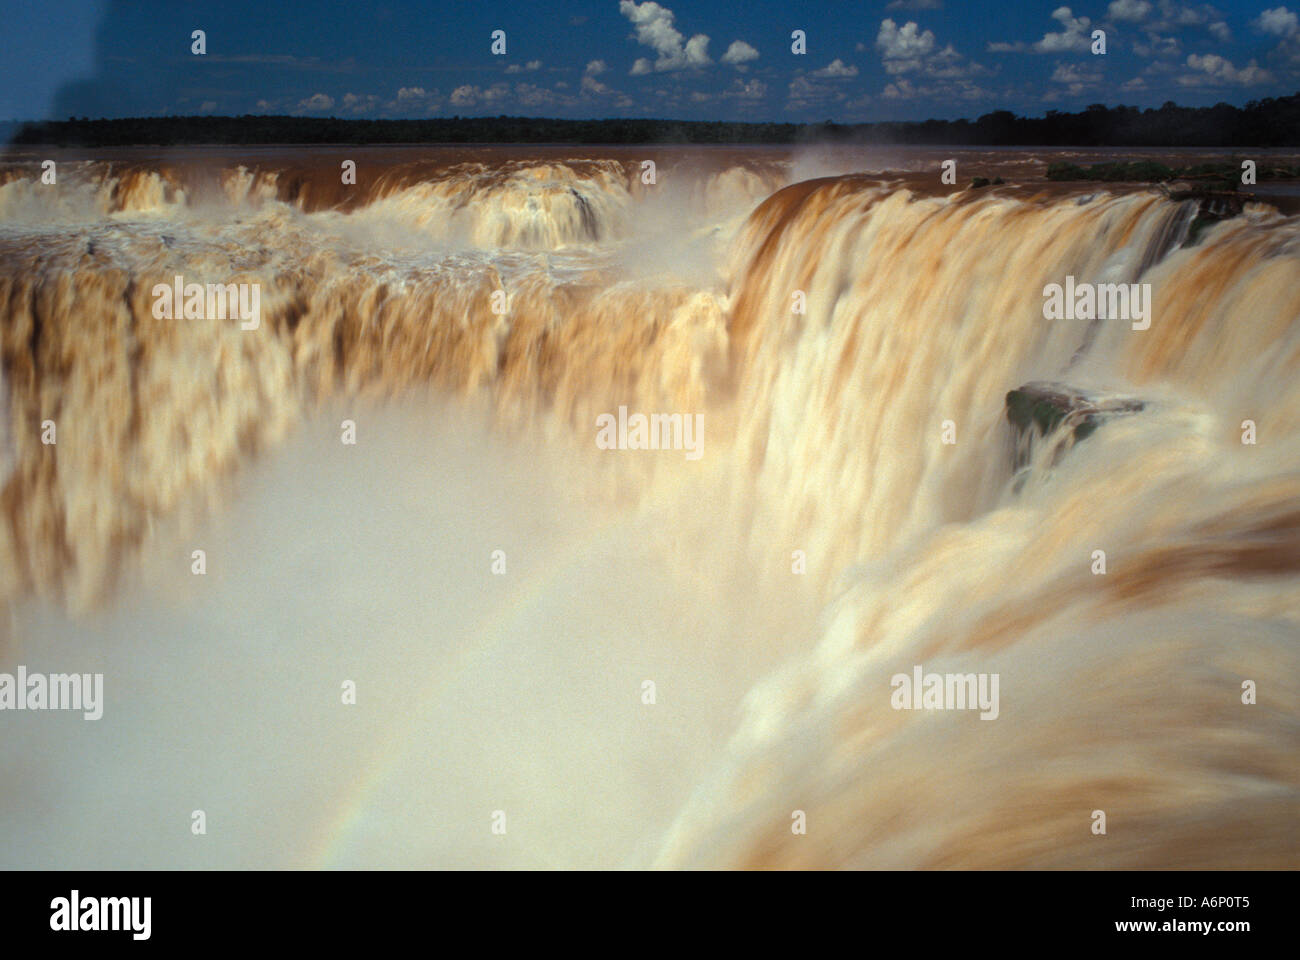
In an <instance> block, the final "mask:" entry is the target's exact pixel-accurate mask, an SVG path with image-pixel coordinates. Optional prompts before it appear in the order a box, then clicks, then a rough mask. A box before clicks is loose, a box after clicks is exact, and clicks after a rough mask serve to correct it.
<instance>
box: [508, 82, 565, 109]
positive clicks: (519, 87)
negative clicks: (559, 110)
mask: <svg viewBox="0 0 1300 960" xmlns="http://www.w3.org/2000/svg"><path fill="white" fill-rule="evenodd" d="M556 101H557V98H556V96H555V94H554V93H552V92H551V91H550V90H547V89H546V88H545V87H540V86H538V85H537V84H535V83H516V84H515V102H516V103H518V104H519V105H520V106H521V107H549V106H552V105H553V104H555V103H556Z"/></svg>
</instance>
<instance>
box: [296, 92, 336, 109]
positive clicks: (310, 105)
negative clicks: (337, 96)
mask: <svg viewBox="0 0 1300 960" xmlns="http://www.w3.org/2000/svg"><path fill="white" fill-rule="evenodd" d="M333 108H334V98H333V97H331V96H329V95H328V94H325V93H313V94H312V95H311V96H310V97H308V98H307V99H306V100H299V101H298V109H299V110H303V111H307V112H319V111H321V110H332V109H333Z"/></svg>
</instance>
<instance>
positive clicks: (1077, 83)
mask: <svg viewBox="0 0 1300 960" xmlns="http://www.w3.org/2000/svg"><path fill="white" fill-rule="evenodd" d="M1052 82H1053V83H1061V84H1064V85H1065V88H1066V91H1067V92H1068V93H1069V94H1070V96H1072V97H1077V96H1079V95H1080V94H1081V93H1083V92H1084V91H1085V90H1087V89H1088V88H1089V87H1092V86H1096V85H1097V84H1098V83H1100V82H1101V73H1100V72H1099V71H1090V70H1084V69H1083V68H1082V67H1080V66H1078V65H1077V64H1073V63H1058V64H1057V65H1056V69H1055V70H1054V71H1053V72H1052Z"/></svg>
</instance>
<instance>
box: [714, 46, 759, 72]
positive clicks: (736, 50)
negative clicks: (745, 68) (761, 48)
mask: <svg viewBox="0 0 1300 960" xmlns="http://www.w3.org/2000/svg"><path fill="white" fill-rule="evenodd" d="M757 59H758V51H757V50H755V49H754V48H753V47H751V46H750V45H749V44H747V43H746V42H745V41H744V40H733V41H731V46H729V47H727V52H726V53H724V54H723V55H722V62H723V63H730V64H732V65H733V66H734V65H736V64H741V63H748V62H749V61H750V60H757Z"/></svg>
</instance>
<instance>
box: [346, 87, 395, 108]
mask: <svg viewBox="0 0 1300 960" xmlns="http://www.w3.org/2000/svg"><path fill="white" fill-rule="evenodd" d="M402 89H403V90H405V89H407V88H406V87H403V88H402ZM398 95H399V97H400V95H401V91H400V90H399V91H398ZM340 104H341V106H342V108H343V112H344V113H350V114H353V115H359V114H364V113H373V112H374V111H375V110H376V109H378V107H379V98H378V97H377V96H375V95H374V94H373V93H367V94H357V93H345V94H343V100H342V101H341V102H340Z"/></svg>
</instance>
